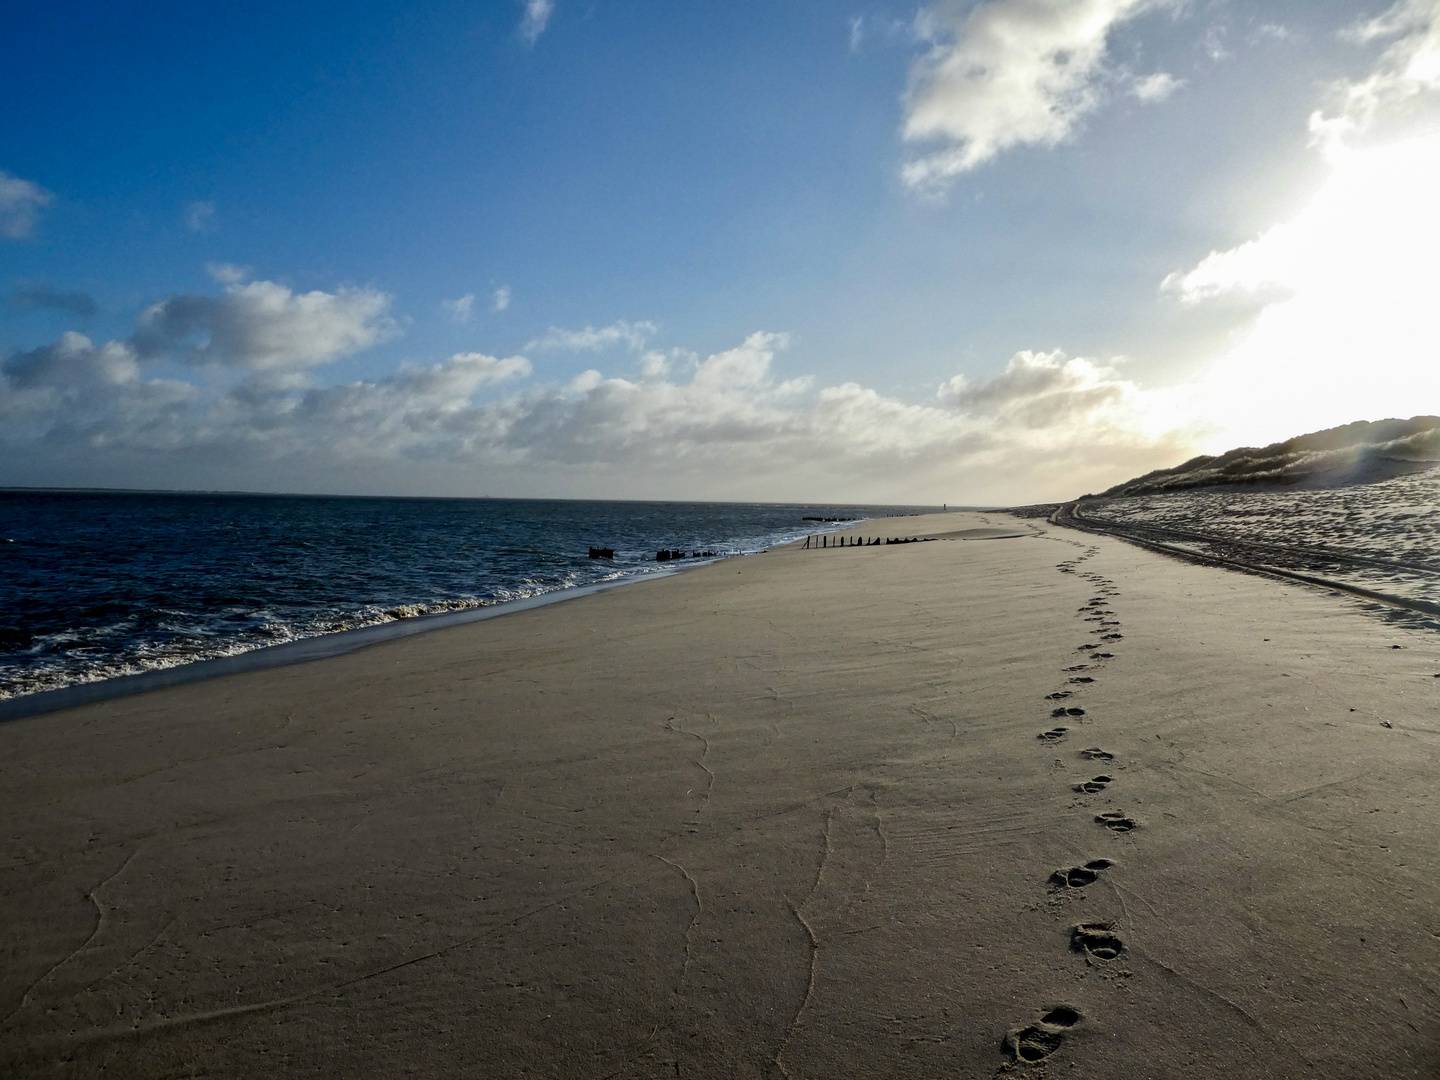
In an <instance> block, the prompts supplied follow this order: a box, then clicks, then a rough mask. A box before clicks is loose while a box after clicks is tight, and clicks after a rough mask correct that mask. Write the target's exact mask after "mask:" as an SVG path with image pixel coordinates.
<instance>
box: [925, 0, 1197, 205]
mask: <svg viewBox="0 0 1440 1080" xmlns="http://www.w3.org/2000/svg"><path fill="white" fill-rule="evenodd" d="M1159 6H1162V0H991V2H989V3H984V4H980V5H979V6H976V7H973V8H968V9H967V8H966V7H964V6H962V5H960V4H957V3H941V4H936V5H933V6H931V7H928V8H925V9H922V11H921V13H920V17H919V22H918V25H919V27H920V29H921V32H922V33H923V34H924V36H925V37H926V38H928V39H929V40H930V41H931V48H930V51H929V52H928V53H927V54H926V55H925V56H923V57H921V58H920V59H919V60H918V61H917V62H916V63H915V66H914V67H913V69H912V70H911V73H910V88H909V92H908V93H907V95H906V98H905V122H904V127H903V135H904V138H905V139H906V141H908V142H914V143H928V144H938V148H937V149H934V150H931V151H930V152H928V153H926V154H924V155H922V156H921V157H918V158H916V159H914V160H912V161H910V162H909V163H908V164H906V165H905V167H904V169H903V171H902V176H903V178H904V181H905V183H906V184H907V185H909V186H910V187H912V188H918V189H923V190H932V191H933V190H938V189H943V187H944V186H945V185H946V184H948V183H949V182H950V181H951V180H953V179H954V178H955V177H956V176H958V175H960V174H961V173H965V172H969V171H970V170H971V169H974V168H977V167H978V166H980V165H983V164H984V163H985V162H987V161H990V160H991V159H992V158H994V157H995V156H996V155H998V154H1000V153H1002V152H1004V151H1005V150H1009V149H1011V148H1014V147H1018V146H1054V145H1056V144H1057V143H1060V142H1063V141H1064V140H1065V139H1067V138H1069V137H1070V136H1071V135H1072V134H1073V133H1074V131H1075V130H1076V128H1077V126H1078V125H1079V124H1080V122H1081V120H1082V119H1083V118H1084V117H1085V116H1087V115H1088V114H1089V113H1091V112H1093V111H1094V110H1095V109H1096V108H1097V107H1098V105H1099V104H1100V102H1101V100H1102V97H1103V94H1104V87H1105V82H1106V80H1107V78H1110V77H1111V73H1110V72H1108V70H1107V68H1106V63H1105V61H1106V45H1107V42H1108V39H1109V37H1110V34H1111V31H1112V30H1114V29H1115V27H1117V26H1119V25H1120V24H1122V23H1124V22H1126V21H1128V20H1130V19H1133V18H1135V17H1136V16H1138V15H1140V14H1142V13H1143V12H1146V11H1149V10H1152V9H1154V8H1156V7H1159ZM1176 85H1177V83H1176V80H1174V79H1173V78H1171V77H1170V76H1169V75H1167V74H1165V73H1163V72H1157V73H1155V74H1153V75H1150V76H1148V77H1146V78H1144V79H1141V80H1139V81H1138V82H1137V83H1136V84H1135V86H1134V90H1133V92H1134V93H1135V94H1136V95H1137V96H1139V97H1140V98H1141V99H1142V100H1148V101H1158V100H1162V99H1163V98H1164V97H1166V96H1168V94H1169V93H1170V92H1171V91H1173V90H1174V89H1175V86H1176Z"/></svg>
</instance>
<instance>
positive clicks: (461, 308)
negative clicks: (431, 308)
mask: <svg viewBox="0 0 1440 1080" xmlns="http://www.w3.org/2000/svg"><path fill="white" fill-rule="evenodd" d="M440 306H441V307H443V308H444V309H445V310H446V311H448V312H450V319H451V321H453V322H457V323H460V324H461V325H462V326H463V325H464V324H465V323H468V322H469V321H470V320H471V319H472V318H474V316H475V313H474V311H473V308H474V307H475V294H474V293H466V294H465V295H464V296H462V297H460V299H458V300H442V301H441V302H440Z"/></svg>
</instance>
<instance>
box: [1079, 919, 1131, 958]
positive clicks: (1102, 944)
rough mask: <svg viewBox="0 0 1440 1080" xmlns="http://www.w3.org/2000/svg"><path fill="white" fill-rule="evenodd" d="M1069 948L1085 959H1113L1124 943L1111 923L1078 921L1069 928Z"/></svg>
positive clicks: (1121, 949)
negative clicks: (1081, 954) (1082, 954)
mask: <svg viewBox="0 0 1440 1080" xmlns="http://www.w3.org/2000/svg"><path fill="white" fill-rule="evenodd" d="M1070 948H1072V949H1074V950H1075V951H1076V952H1078V953H1084V954H1085V959H1087V960H1114V959H1116V958H1117V957H1118V956H1119V955H1120V954H1121V953H1122V952H1124V951H1125V943H1124V942H1123V941H1121V940H1120V936H1119V935H1118V934H1116V933H1115V927H1114V925H1113V924H1112V923H1108V922H1092V923H1079V924H1077V925H1075V926H1072V927H1071V928H1070Z"/></svg>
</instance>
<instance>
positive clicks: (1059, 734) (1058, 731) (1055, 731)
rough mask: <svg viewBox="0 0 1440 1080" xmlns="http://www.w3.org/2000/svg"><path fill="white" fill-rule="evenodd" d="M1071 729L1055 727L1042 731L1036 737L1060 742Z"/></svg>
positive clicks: (1046, 740) (1045, 740)
mask: <svg viewBox="0 0 1440 1080" xmlns="http://www.w3.org/2000/svg"><path fill="white" fill-rule="evenodd" d="M1069 730H1070V729H1069V728H1063V727H1053V728H1051V729H1050V730H1049V731H1042V732H1041V733H1040V734H1039V735H1036V736H1035V737H1036V738H1037V739H1040V740H1042V741H1044V742H1059V741H1060V740H1061V739H1063V738H1064V737H1065V732H1067V731H1069Z"/></svg>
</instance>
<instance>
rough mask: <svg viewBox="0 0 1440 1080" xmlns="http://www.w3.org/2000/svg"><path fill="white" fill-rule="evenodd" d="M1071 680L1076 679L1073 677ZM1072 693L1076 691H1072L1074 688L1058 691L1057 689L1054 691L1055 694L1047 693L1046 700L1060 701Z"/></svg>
mask: <svg viewBox="0 0 1440 1080" xmlns="http://www.w3.org/2000/svg"><path fill="white" fill-rule="evenodd" d="M1070 681H1071V682H1074V681H1075V680H1074V679H1071V680H1070ZM1072 693H1074V691H1072V690H1057V691H1055V693H1053V694H1046V695H1045V700H1046V701H1060V700H1061V699H1063V698H1067V697H1069V696H1070V695H1071V694H1072Z"/></svg>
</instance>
